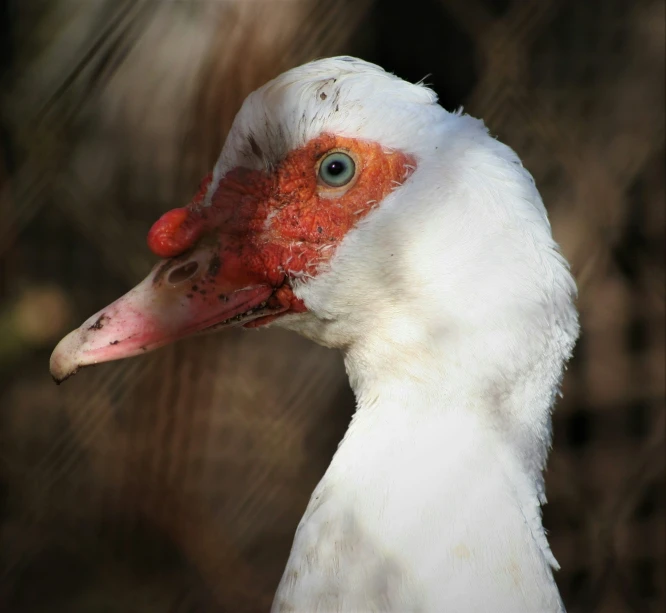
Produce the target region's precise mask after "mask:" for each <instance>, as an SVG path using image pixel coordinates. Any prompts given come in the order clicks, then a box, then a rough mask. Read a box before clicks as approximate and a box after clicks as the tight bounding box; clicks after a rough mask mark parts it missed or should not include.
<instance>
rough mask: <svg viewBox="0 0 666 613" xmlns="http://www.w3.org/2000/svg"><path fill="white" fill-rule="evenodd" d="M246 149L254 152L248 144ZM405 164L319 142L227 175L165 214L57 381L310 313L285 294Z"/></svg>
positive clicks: (351, 142)
mask: <svg viewBox="0 0 666 613" xmlns="http://www.w3.org/2000/svg"><path fill="white" fill-rule="evenodd" d="M254 147H258V145H256V143H255V144H254ZM414 167H415V162H414V160H413V159H412V158H411V157H410V156H409V155H407V154H404V153H401V152H399V151H395V150H392V151H387V150H385V149H383V148H382V146H381V145H380V144H378V143H375V142H368V141H363V140H358V139H353V138H348V137H340V136H335V135H331V134H323V135H320V136H318V137H316V138H314V139H312V140H310V141H309V142H307V143H306V144H305V145H304V146H302V147H299V148H297V149H295V150H293V151H291V152H289V153H288V154H287V155H286V156H285V157H284V158H283V159H282V160H281V161H280V162H279V163H278V164H276V165H274V166H269V167H266V168H264V169H262V170H256V169H248V168H244V167H241V166H239V167H235V168H233V169H231V170H229V171H228V172H226V173H225V175H224V177H223V178H222V179H221V180H220V181H219V182H218V183H217V184H216V185H215V186H211V181H212V178H211V175H209V176H208V177H206V179H204V181H203V183H202V186H201V188H200V190H199V193H198V194H197V195H196V196H195V197H194V199H193V200H192V202H191V203H190V204H189V205H188V206H186V207H184V208H179V209H174V210H172V211H169V212H168V213H166V214H165V215H163V216H162V217H161V218H160V219H159V220H158V221H157V222H156V223H155V224H154V226H153V227H152V229H151V230H150V232H149V235H148V245H149V247H150V248H151V250H152V251H153V252H154V253H155V254H156V255H158V256H160V257H162V258H164V259H163V260H162V261H160V262H159V263H158V264H157V265H156V266H155V267H154V269H153V271H152V272H151V273H150V274H149V275H148V277H147V278H146V279H145V280H144V281H142V282H141V283H140V284H139V285H137V286H136V287H135V288H134V289H132V290H131V291H130V292H128V293H127V294H126V295H125V296H123V297H122V298H120V299H119V300H117V301H116V302H114V303H113V304H111V305H109V306H108V307H106V308H105V309H102V310H101V311H100V312H99V313H97V314H95V315H93V316H92V317H91V318H90V319H88V320H87V321H86V322H84V324H83V325H82V326H81V327H80V328H79V329H77V330H75V331H74V332H72V333H71V334H70V335H68V336H67V337H66V338H65V339H63V341H61V343H60V345H59V346H58V348H57V349H56V351H55V352H54V354H53V356H52V360H51V369H52V373H53V375H54V377H55V378H56V379H58V380H62V379H64V378H66V377H67V376H69V375H71V374H73V373H74V372H76V370H77V369H78V368H80V367H81V366H85V365H88V364H94V363H99V362H104V361H108V360H113V359H118V358H123V357H129V356H132V355H136V354H140V353H143V352H146V351H149V350H151V349H155V348H157V347H160V346H163V345H165V344H168V343H171V342H173V341H175V340H177V339H179V338H183V337H186V336H190V335H192V334H196V333H203V332H209V331H213V330H217V329H220V328H224V327H230V326H244V327H260V326H263V325H266V324H268V323H271V322H273V321H275V320H276V319H279V318H281V317H283V316H285V315H287V314H297V313H304V312H306V311H307V310H308V307H309V305H308V304H306V303H305V302H304V301H303V300H301V299H300V298H298V297H297V296H296V295H295V294H294V285H295V283H298V282H301V283H303V282H307V280H308V279H311V278H315V277H316V276H317V275H318V273H319V272H320V271H322V270H323V269H325V268H326V267H327V266H328V265H329V263H330V260H331V258H332V256H333V255H334V254H335V251H336V248H337V246H338V245H339V244H340V243H341V241H342V240H343V239H344V237H345V236H346V234H347V233H348V232H349V231H350V230H351V229H352V228H354V227H355V226H356V224H357V223H358V222H359V221H360V220H361V219H363V218H364V217H365V216H366V215H367V214H368V213H369V212H370V211H371V210H372V209H373V208H375V207H377V206H378V205H379V204H380V203H381V202H382V200H383V199H384V198H385V197H386V196H387V195H388V194H389V193H390V192H391V191H393V190H394V189H395V188H396V186H397V185H400V184H401V183H402V182H403V181H405V180H406V179H407V177H408V176H409V175H410V173H411V171H412V170H413V169H414Z"/></svg>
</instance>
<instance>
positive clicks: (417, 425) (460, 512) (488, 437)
mask: <svg viewBox="0 0 666 613" xmlns="http://www.w3.org/2000/svg"><path fill="white" fill-rule="evenodd" d="M365 366H367V365H366V364H363V367H361V368H359V365H358V364H356V363H354V358H353V356H351V357H350V356H349V355H348V356H347V368H348V371H349V373H350V379H351V381H352V385H353V387H354V388H355V392H356V395H357V399H358V408H357V411H356V414H355V416H354V418H353V420H352V422H351V424H350V427H349V429H348V431H347V433H346V435H345V437H344V440H343V441H342V442H341V444H340V447H339V449H338V451H337V453H336V454H335V457H334V458H333V460H332V462H331V465H330V467H329V469H328V471H327V472H326V475H325V476H324V478H323V479H322V481H321V483H320V484H319V486H318V487H317V489H316V491H315V493H314V494H313V497H312V500H311V503H310V505H309V507H308V510H307V512H306V514H305V516H304V518H303V521H302V523H301V528H300V529H299V532H298V533H297V536H296V540H295V543H294V548H293V550H292V557H291V558H290V563H289V567H288V568H287V572H286V573H285V579H283V584H282V586H281V591H280V593H279V595H280V594H281V595H282V597H286V594H287V591H286V590H285V585H286V584H287V583H288V582H287V579H286V578H287V576H288V575H289V573H290V572H295V573H297V575H298V576H300V577H304V576H311V577H319V578H318V579H316V580H313V581H303V580H302V581H300V582H294V584H293V586H292V589H293V590H296V589H297V583H298V584H299V585H300V588H299V589H301V590H303V589H305V591H304V592H303V594H304V595H301V598H308V597H311V598H312V600H311V601H310V600H305V601H301V602H306V603H310V602H311V603H318V602H319V601H318V600H317V599H316V595H315V594H314V593H313V594H311V595H310V596H308V590H310V589H311V588H312V586H315V585H319V586H320V587H321V581H322V580H324V579H322V577H325V576H326V575H327V573H328V574H330V573H331V572H332V570H331V567H334V568H335V569H337V570H336V573H337V574H336V577H335V585H337V586H338V588H332V587H331V586H328V587H326V588H325V589H333V590H334V591H335V589H338V590H340V589H341V588H340V586H347V587H345V588H343V589H342V590H341V592H338V597H339V598H340V600H332V601H331V603H332V606H331V608H330V610H331V611H338V610H356V609H358V610H375V609H374V608H372V606H375V605H376V604H377V603H383V602H388V603H390V604H391V606H392V607H393V608H389V607H388V606H386V607H385V608H381V606H379V609H377V610H388V611H393V610H395V611H403V610H405V611H407V610H412V609H411V608H404V607H406V606H408V605H409V607H413V606H416V608H417V609H418V610H423V611H443V610H455V611H460V612H461V613H466V612H468V611H470V612H471V611H486V610H488V606H489V604H490V603H492V604H493V606H494V610H498V611H513V612H514V613H526V612H527V611H530V612H533V611H537V610H538V611H543V612H549V613H550V612H555V611H561V610H562V609H561V603H560V600H559V595H558V592H557V588H556V587H555V585H554V582H553V579H552V574H551V566H554V565H555V564H556V563H555V560H554V559H553V557H552V554H551V553H550V549H549V548H548V544H547V542H546V538H545V535H544V531H543V528H542V525H541V513H540V506H539V503H540V500H539V498H540V496H541V485H540V470H535V467H536V466H539V467H540V465H541V463H542V461H543V458H544V457H545V446H546V445H547V443H548V441H547V440H543V437H539V436H536V437H534V436H531V435H529V432H528V433H527V435H525V436H522V434H521V430H523V429H524V428H523V426H522V425H521V423H520V415H521V409H522V407H515V410H514V409H512V407H510V406H509V405H508V404H507V403H510V402H512V401H514V400H515V398H517V397H522V396H524V394H508V395H506V394H505V395H503V396H502V398H500V397H499V396H496V397H493V395H492V394H490V395H488V394H485V393H484V394H479V393H476V394H475V393H472V390H470V389H468V388H467V387H466V385H467V384H466V383H464V381H467V382H468V383H469V378H463V380H460V379H459V380H458V383H457V382H456V379H455V378H453V379H452V378H450V377H446V378H445V379H443V378H440V377H439V376H435V375H434V373H431V374H433V377H430V376H429V375H428V374H426V373H421V375H422V376H415V373H409V374H408V376H407V377H406V378H404V379H400V378H383V377H382V376H381V375H378V376H376V377H375V376H368V374H367V368H365ZM493 398H494V400H495V402H496V403H497V405H496V406H492V403H493ZM484 399H485V400H484ZM535 402H538V399H535ZM500 403H503V405H500ZM499 411H504V412H507V414H506V415H505V416H504V417H507V418H509V417H511V415H513V416H515V422H516V423H515V424H514V426H515V427H514V426H511V427H509V426H507V423H506V419H503V418H502V419H500V418H499V415H498V412H499ZM546 413H547V408H546ZM511 419H513V417H511ZM546 427H547V425H546ZM519 438H520V439H521V440H520V442H517V440H518V439H519ZM538 439H541V440H540V443H539V444H540V445H541V446H543V447H544V449H534V450H532V451H533V453H532V454H531V455H532V456H533V457H527V456H530V453H529V452H530V450H529V443H527V442H526V441H532V443H531V444H535V443H534V441H535V440H538ZM329 541H330V542H329ZM308 551H310V552H311V553H312V551H316V552H317V554H318V557H316V558H315V559H314V561H313V558H312V557H311V556H310V554H308V553H307V552H308ZM324 552H329V553H330V556H331V558H330V559H328V560H327V559H326V554H325V553H324ZM303 556H304V557H303ZM327 565H328V566H329V567H328V568H327ZM359 572H360V573H361V575H360V576H362V577H365V579H364V580H361V579H357V580H356V581H357V585H362V587H359V589H358V592H357V593H356V592H354V589H355V588H353V585H354V583H353V579H352V578H353V576H354V573H359ZM373 577H374V579H373ZM382 577H384V579H382ZM349 581H351V582H352V583H351V585H352V587H351V588H349V585H348V582H349ZM368 581H370V583H371V584H372V582H373V581H376V582H379V583H378V584H377V585H378V587H377V589H378V590H379V591H378V592H377V594H374V595H373V594H372V593H370V595H368ZM324 582H325V580H324ZM359 582H360V583H359ZM387 582H388V583H387ZM380 584H381V585H380ZM304 586H305V588H304ZM381 586H383V587H381ZM312 589H314V588H312ZM317 589H318V588H317ZM348 589H349V590H351V591H347V592H346V591H345V590H348ZM340 594H343V595H342V596H341V595H340ZM344 598H346V600H344ZM373 598H376V599H377V600H376V601H375V600H372V599H373ZM368 599H370V600H368ZM285 602H288V601H287V600H285ZM295 602H296V601H295ZM463 604H464V607H463ZM333 605H335V606H337V607H339V608H334V606H333ZM419 605H421V606H419ZM301 606H303V605H301ZM344 607H347V608H346V609H345V608H344ZM354 607H356V609H354ZM364 607H365V608H364ZM401 607H402V608H401ZM461 607H462V608H461ZM277 610H279V609H277ZM297 610H300V609H297ZM327 610H328V609H327Z"/></svg>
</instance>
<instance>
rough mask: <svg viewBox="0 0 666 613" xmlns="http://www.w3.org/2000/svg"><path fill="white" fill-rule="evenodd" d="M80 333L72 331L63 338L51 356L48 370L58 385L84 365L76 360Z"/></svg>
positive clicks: (77, 330) (79, 344)
mask: <svg viewBox="0 0 666 613" xmlns="http://www.w3.org/2000/svg"><path fill="white" fill-rule="evenodd" d="M80 335H81V332H80V330H79V329H76V330H73V331H72V332H70V333H69V334H68V335H67V336H66V337H65V338H63V339H62V340H61V341H60V342H59V343H58V345H57V346H56V348H55V349H54V350H53V353H52V354H51V359H50V362H49V369H50V371H51V376H52V377H53V380H54V381H55V382H56V383H57V384H58V385H60V384H61V383H62V382H63V381H65V380H66V379H69V377H71V376H72V375H74V374H76V372H77V371H78V370H79V368H81V366H85V364H80V363H79V360H78V351H77V350H78V349H79V348H80V346H81V339H80Z"/></svg>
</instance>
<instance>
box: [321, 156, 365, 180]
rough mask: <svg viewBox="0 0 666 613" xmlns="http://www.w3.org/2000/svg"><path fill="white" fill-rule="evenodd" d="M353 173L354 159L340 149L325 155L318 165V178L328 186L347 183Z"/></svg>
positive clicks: (354, 168) (354, 169)
mask: <svg viewBox="0 0 666 613" xmlns="http://www.w3.org/2000/svg"><path fill="white" fill-rule="evenodd" d="M355 174H356V164H354V160H352V158H351V157H350V156H348V155H347V154H346V153H342V152H341V151H336V152H335V153H331V154H329V155H327V156H326V157H325V158H324V159H323V160H322V162H321V164H320V165H319V178H320V179H321V180H322V181H323V182H324V183H326V185H329V186H330V187H342V186H343V185H347V183H349V182H350V181H351V180H352V179H353V178H354V175H355Z"/></svg>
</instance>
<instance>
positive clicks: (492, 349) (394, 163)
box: [51, 57, 578, 613]
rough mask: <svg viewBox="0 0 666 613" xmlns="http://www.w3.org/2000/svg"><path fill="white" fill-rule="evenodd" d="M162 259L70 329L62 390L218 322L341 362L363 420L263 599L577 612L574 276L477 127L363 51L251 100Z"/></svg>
mask: <svg viewBox="0 0 666 613" xmlns="http://www.w3.org/2000/svg"><path fill="white" fill-rule="evenodd" d="M148 242H149V245H150V247H151V248H152V250H153V251H154V252H155V253H157V254H158V255H160V256H162V257H164V258H168V259H166V260H165V261H162V262H160V263H159V264H158V265H157V266H156V267H155V269H154V270H153V272H152V273H151V274H150V275H149V276H148V277H147V278H146V279H145V280H144V281H143V282H142V283H141V284H139V285H138V286H137V287H135V288H134V289H133V290H131V291H130V292H129V293H128V294H126V295H125V296H124V297H122V298H120V299H119V300H118V301H116V302H115V303H113V304H112V305H110V306H109V307H107V308H105V309H103V310H102V311H100V312H99V313H97V314H96V315H94V316H93V317H91V318H90V319H89V320H88V321H87V322H85V323H84V324H83V325H82V326H81V328H79V329H78V330H75V331H74V332H72V333H71V334H69V335H68V336H67V337H66V338H65V339H63V340H62V341H61V342H60V344H59V345H58V347H57V348H56V350H55V351H54V353H53V356H52V358H51V371H52V373H53V375H54V377H55V378H56V379H57V380H62V379H64V378H66V377H67V376H69V375H71V374H73V373H74V372H75V371H76V370H77V369H78V368H79V367H81V366H85V365H88V364H95V363H98V362H102V361H105V360H111V359H116V358H121V357H127V356H130V355H134V354H137V353H141V352H143V351H147V350H149V349H153V348H155V347H158V346H160V345H163V344H165V343H168V342H171V341H173V340H175V339H177V338H181V337H183V336H186V335H188V334H192V333H195V332H202V331H209V330H212V329H217V328H220V327H223V326H238V325H243V326H245V327H259V326H262V325H265V324H268V323H274V324H275V325H282V326H284V327H287V328H290V329H292V330H295V331H297V332H300V333H301V334H304V335H305V336H307V337H309V338H311V339H313V340H315V341H316V342H318V343H321V344H323V345H326V346H329V347H338V348H340V349H341V350H342V353H343V355H344V359H345V364H346V367H347V372H348V373H349V379H350V382H351V385H352V387H353V389H354V392H355V394H356V398H357V404H358V406H357V410H356V414H355V415H354V418H353V420H352V422H351V424H350V426H349V429H348V431H347V433H346V435H345V437H344V439H343V440H342V442H341V443H340V446H339V448H338V451H337V452H336V454H335V456H334V458H333V460H332V462H331V465H330V466H329V468H328V470H327V471H326V474H325V475H324V477H323V478H322V480H321V482H320V483H319V485H318V486H317V488H316V490H315V492H314V493H313V495H312V498H311V500H310V504H309V505H308V508H307V510H306V512H305V515H304V517H303V519H302V521H301V523H300V526H299V528H298V530H297V532H296V536H295V539H294V544H293V548H292V551H291V555H290V557H289V561H288V564H287V568H286V570H285V573H284V575H283V578H282V582H281V584H280V586H279V589H278V592H277V595H276V597H275V601H274V605H273V611H274V612H276V613H277V612H281V613H284V612H287V611H296V612H299V613H300V612H303V613H306V612H307V613H313V612H315V611H321V612H363V613H365V612H368V611H382V612H396V613H406V612H408V611H421V612H433V613H442V612H455V613H471V612H484V613H485V612H487V611H500V612H507V613H508V612H511V613H536V612H544V613H545V612H555V611H563V610H564V609H563V605H562V603H561V600H560V596H559V594H558V590H557V587H556V585H555V582H554V580H553V575H552V568H556V567H557V563H556V561H555V559H554V558H553V556H552V554H551V552H550V549H549V546H548V543H547V541H546V536H545V533H544V529H543V527H542V524H541V510H540V505H541V504H542V503H543V502H544V501H545V497H544V488H543V480H542V474H541V473H542V469H543V468H544V464H545V460H546V456H547V453H548V448H549V444H550V438H551V424H550V411H551V407H552V405H553V401H554V399H555V396H556V394H557V392H558V388H559V384H560V380H561V377H562V371H563V366H564V363H565V361H566V360H567V359H568V358H569V356H570V354H571V351H572V348H573V345H574V342H575V339H576V337H577V334H578V323H577V315H576V310H575V308H574V305H573V297H574V295H575V291H576V290H575V284H574V281H573V279H572V277H571V275H570V273H569V270H568V267H567V264H566V262H565V260H564V259H563V258H562V256H561V255H560V253H559V251H558V247H557V245H556V244H555V242H554V241H553V238H552V236H551V230H550V225H549V222H548V219H547V216H546V211H545V209H544V206H543V203H542V201H541V198H540V196H539V193H538V192H537V189H536V187H535V185H534V182H533V180H532V177H531V176H530V174H529V173H528V172H527V171H526V170H525V169H524V168H523V166H522V165H521V163H520V161H519V159H518V157H517V156H516V154H515V153H514V152H513V151H512V150H511V149H509V148H508V147H507V146H505V145H503V144H502V143H500V142H498V141H497V140H495V139H493V138H492V137H490V136H489V135H488V133H487V130H486V129H485V127H484V125H483V123H482V122H481V121H479V120H476V119H473V118H471V117H469V116H466V115H462V114H460V113H448V112H446V111H445V110H444V109H443V108H441V107H440V106H439V105H438V104H437V101H436V97H435V94H434V93H433V92H432V91H431V90H429V89H427V88H426V87H424V86H422V85H412V84H410V83H406V82H405V81H402V80H401V79H399V78H397V77H395V76H393V75H390V74H388V73H386V72H384V71H383V70H382V69H380V68H378V67H377V66H374V65H372V64H368V63H366V62H363V61H361V60H357V59H353V58H346V57H344V58H332V59H325V60H320V61H316V62H312V63H310V64H306V65H304V66H301V67H299V68H295V69H293V70H290V71H289V72H286V73H285V74H283V75H281V76H280V77H278V78H277V79H275V80H273V81H271V82H270V83H268V84H266V85H265V86H263V87H262V88H261V89H259V90H257V91H256V92H254V93H253V94H251V95H250V96H249V97H248V98H247V100H246V101H245V103H244V104H243V106H242V108H241V110H240V112H239V113H238V115H237V117H236V120H235V122H234V124H233V127H232V129H231V132H230V134H229V136H228V139H227V142H226V144H225V146H224V148H223V150H222V153H221V155H220V159H219V161H218V163H217V165H216V167H215V169H214V171H213V173H212V174H211V175H210V176H209V177H208V178H207V179H206V180H205V181H204V183H203V185H202V188H201V190H200V192H199V194H198V195H197V196H196V197H195V198H194V200H193V202H192V203H190V205H189V206H188V207H186V208H183V209H176V210H174V211H171V212H169V213H167V214H166V215H164V216H163V217H162V218H161V219H160V220H159V221H158V222H157V223H156V224H155V225H154V226H153V229H152V230H151V232H150V234H149V238H148Z"/></svg>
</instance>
